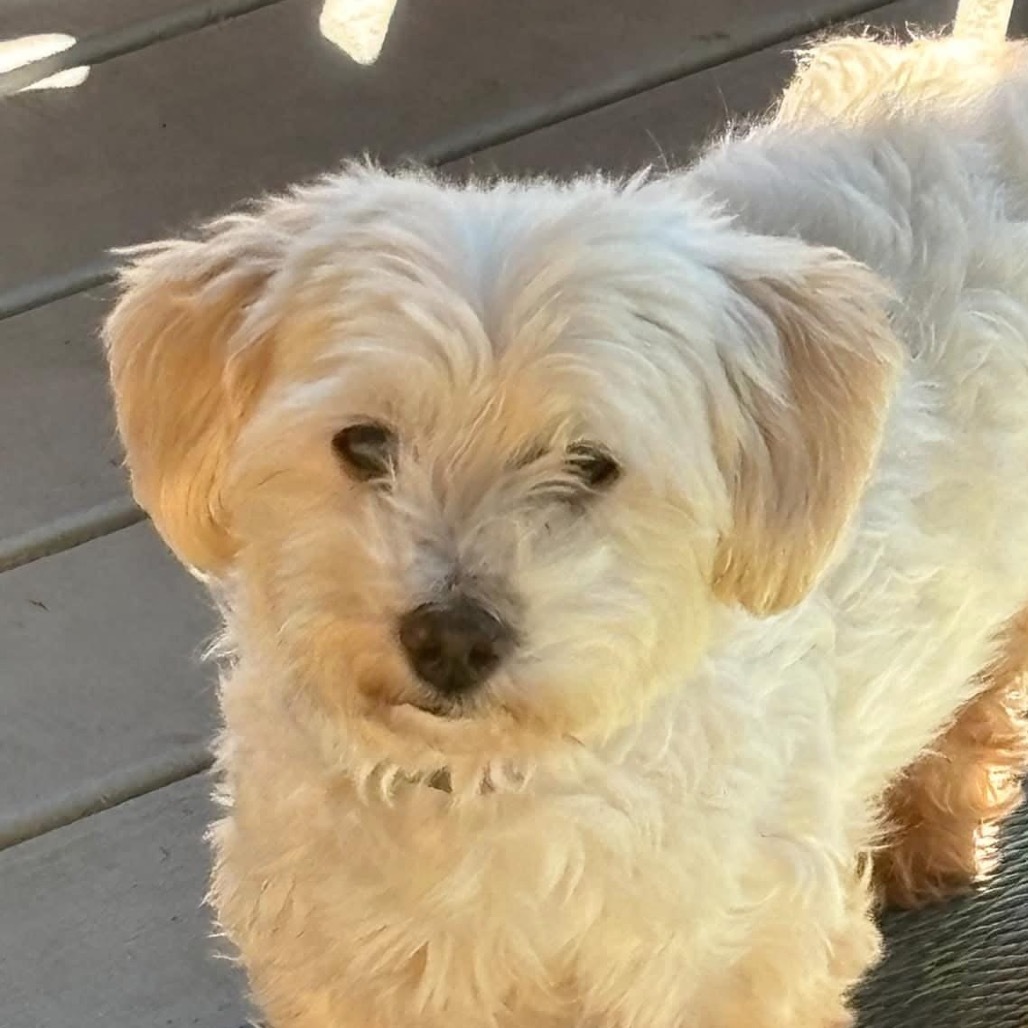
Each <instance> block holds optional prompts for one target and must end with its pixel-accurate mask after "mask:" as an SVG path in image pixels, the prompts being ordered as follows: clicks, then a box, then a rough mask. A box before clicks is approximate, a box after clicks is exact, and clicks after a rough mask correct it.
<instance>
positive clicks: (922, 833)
mask: <svg viewBox="0 0 1028 1028" xmlns="http://www.w3.org/2000/svg"><path fill="white" fill-rule="evenodd" d="M1026 669H1028V608H1025V609H1024V610H1022V611H1021V612H1020V613H1019V614H1018V615H1017V617H1015V618H1013V619H1012V620H1011V621H1010V622H1009V623H1008V624H1007V626H1006V628H1005V630H1004V631H1003V633H1002V636H1001V638H1000V646H999V648H998V650H997V653H996V656H995V658H994V659H993V661H992V662H991V663H990V664H989V665H988V666H987V667H986V668H985V669H983V671H982V672H981V673H980V675H979V680H980V682H981V688H980V690H979V692H978V694H977V695H976V696H975V698H974V699H973V700H972V701H971V702H970V703H968V704H967V705H966V706H965V707H964V708H963V709H962V710H961V711H960V713H959V714H958V716H957V719H956V720H955V721H954V722H953V723H952V724H951V725H950V727H949V728H948V729H947V730H946V731H945V732H944V733H943V735H942V736H941V737H940V738H939V739H938V740H937V742H936V743H935V745H934V746H933V747H932V749H931V751H930V752H928V753H926V754H925V755H924V756H922V757H920V758H919V759H918V760H917V761H916V762H915V763H914V764H913V765H912V766H911V767H910V768H909V769H908V770H907V772H906V773H905V774H904V775H903V776H902V778H901V779H899V780H898V781H897V782H896V783H895V785H893V787H892V788H891V790H890V792H889V793H888V795H887V797H886V802H885V816H886V819H887V830H888V835H887V838H886V844H885V847H884V848H883V849H882V850H881V851H880V852H879V853H877V854H876V856H875V879H876V883H877V886H878V892H879V895H880V896H881V898H882V899H883V900H884V902H885V903H886V904H887V905H891V906H900V907H915V906H920V905H922V904H925V903H929V902H932V901H934V900H938V899H942V898H944V897H946V896H949V895H952V894H954V893H958V892H961V891H963V890H965V889H967V888H968V887H969V886H970V885H971V884H972V883H973V882H974V881H975V879H976V878H978V877H980V876H981V875H982V874H984V873H986V872H987V871H988V870H989V867H990V864H991V862H992V860H993V859H994V856H995V855H994V853H993V846H992V843H993V841H994V836H995V831H996V827H997V825H998V823H999V822H1000V821H1001V820H1002V819H1003V818H1004V817H1005V816H1006V815H1007V814H1009V813H1010V812H1011V811H1012V810H1013V809H1014V808H1015V807H1016V806H1017V805H1018V804H1019V803H1020V801H1021V798H1022V785H1021V774H1022V772H1023V770H1024V768H1025V766H1026V765H1028V723H1026V716H1025V715H1026V702H1025V696H1026V694H1025V673H1026Z"/></svg>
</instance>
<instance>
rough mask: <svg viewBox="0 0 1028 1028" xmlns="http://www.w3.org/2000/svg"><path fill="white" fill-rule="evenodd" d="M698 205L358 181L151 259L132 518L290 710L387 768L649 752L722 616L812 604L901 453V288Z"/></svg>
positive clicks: (141, 331)
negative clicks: (888, 287)
mask: <svg viewBox="0 0 1028 1028" xmlns="http://www.w3.org/2000/svg"><path fill="white" fill-rule="evenodd" d="M687 194H688V188H687V185H683V184H682V183H680V182H679V183H675V182H674V181H669V182H666V183H661V182H654V183H642V182H640V183H634V184H632V185H630V186H628V187H615V186H613V185H611V184H608V183H603V182H598V181H597V182H586V183H579V184H576V185H574V186H569V187H558V186H554V185H546V184H537V185H531V186H527V187H516V186H512V185H504V184H501V185H497V186H493V187H489V188H464V189H458V188H446V187H443V186H441V185H439V184H436V183H433V182H431V181H429V180H427V179H424V178H419V177H401V178H395V177H388V176H385V175H383V174H380V173H377V172H370V171H353V172H350V173H348V174H346V175H344V176H342V177H340V178H337V179H335V180H332V181H329V182H326V183H322V184H320V185H318V186H315V187H311V188H309V189H305V190H301V191H298V192H296V193H294V194H292V195H290V196H289V197H286V198H282V199H278V200H275V201H272V202H270V203H268V204H266V205H265V206H264V207H263V208H261V209H260V210H258V211H257V212H255V213H253V214H248V215H240V216H235V217H231V218H228V219H225V220H222V221H219V222H216V223H215V224H213V225H212V226H210V227H209V228H208V229H207V230H206V232H205V233H204V234H203V235H202V236H201V237H200V238H199V239H198V240H196V241H175V242H170V243H166V244H160V245H158V246H155V247H152V248H150V249H149V251H148V252H146V253H144V254H142V255H141V256H139V257H137V259H136V262H135V263H134V265H133V266H132V267H131V268H130V269H129V270H128V271H127V272H126V273H125V277H124V293H123V295H122V298H121V300H120V302H119V304H118V306H117V308H116V309H115V311H114V313H113V314H112V316H111V318H110V321H109V323H108V325H107V329H106V343H107V349H108V356H109V361H110V367H111V374H112V381H113V385H114V393H115V399H116V403H117V412H118V423H119V427H120V431H121V434H122V437H123V439H124V443H125V447H126V450H127V454H128V464H129V467H130V469H131V474H132V484H133V489H134V492H135V495H136V498H137V499H138V501H139V503H140V504H141V505H142V506H143V507H144V508H145V509H146V510H147V511H148V512H149V513H150V515H151V516H152V518H153V521H154V523H155V524H156V526H157V528H158V530H159V531H160V532H161V533H162V535H163V536H164V538H165V539H166V540H167V542H168V544H169V545H170V546H171V548H172V549H173V550H174V551H175V552H176V554H177V555H178V556H179V557H180V558H181V559H182V561H183V562H185V563H186V564H187V565H190V566H192V567H193V568H195V569H198V570H199V571H200V572H202V573H203V574H204V575H206V576H208V577H210V578H213V579H216V580H218V581H219V583H220V585H221V587H222V588H223V589H224V590H225V591H226V592H227V595H228V596H229V601H228V602H229V606H230V608H231V614H230V618H231V619H232V620H234V621H237V622H238V624H236V625H235V626H234V627H235V630H236V632H237V634H238V635H239V637H240V640H241V641H240V645H241V646H242V647H243V649H244V650H245V649H246V648H247V647H249V648H251V649H252V650H255V651H260V652H261V653H262V654H263V658H262V659H264V660H265V661H267V662H269V663H268V667H269V668H270V667H272V666H273V667H274V668H275V669H276V671H275V672H274V673H273V674H269V675H268V676H267V678H268V681H266V683H265V685H266V687H268V688H271V687H272V686H273V683H275V687H282V688H289V689H295V690H297V691H299V692H302V693H304V694H305V695H307V696H309V697H312V698H313V701H314V703H315V705H316V706H317V708H318V710H319V712H320V715H319V716H321V717H322V718H324V719H326V720H327V722H328V723H330V724H331V725H333V726H334V730H338V732H339V734H340V737H341V738H343V737H345V738H348V739H350V740H352V739H359V740H360V746H361V747H363V750H365V751H368V752H369V753H370V754H371V756H372V757H374V756H375V751H376V747H380V748H381V755H382V757H383V759H386V758H388V759H392V760H396V761H397V762H398V763H399V764H401V765H403V764H404V763H410V764H413V765H419V766H420V765H422V764H424V763H426V762H429V763H430V762H431V761H432V760H435V761H436V763H438V761H439V759H440V754H442V755H443V757H444V758H448V756H452V755H453V753H455V752H456V751H457V750H460V749H461V748H462V747H464V748H465V749H469V750H471V751H479V750H480V751H482V752H479V753H478V756H479V757H484V758H488V757H490V756H491V751H493V750H494V749H495V748H497V747H498V748H499V749H501V750H502V749H504V747H508V748H510V749H512V750H516V749H517V747H518V746H520V745H522V744H527V741H528V740H532V741H533V742H532V745H535V743H536V742H538V741H539V740H549V741H551V742H555V741H556V740H566V739H576V740H584V739H587V738H592V737H596V736H602V735H605V734H608V733H610V732H612V731H613V730H615V729H617V728H619V727H620V726H623V725H625V724H628V723H630V722H632V721H634V720H636V719H637V718H639V717H640V716H641V713H642V712H643V711H644V710H645V709H646V707H647V704H649V703H650V702H651V701H652V699H653V697H654V696H655V695H656V694H657V693H659V692H660V691H661V690H662V689H666V688H668V687H669V686H670V685H672V684H674V683H676V682H678V683H680V682H681V681H682V680H683V678H684V677H685V676H686V675H687V673H688V670H689V668H690V667H691V666H693V665H694V663H695V662H696V661H697V659H698V658H699V657H700V656H701V655H702V653H703V652H704V649H705V647H706V646H707V645H708V644H709V640H710V636H711V632H712V628H713V626H716V624H717V622H718V617H719V613H718V612H719V611H722V610H724V609H725V608H726V607H740V606H741V607H743V608H746V609H748V610H749V611H751V612H752V613H753V614H754V615H759V616H764V615H769V614H773V613H775V612H778V611H781V610H783V609H785V608H787V607H790V606H792V605H794V604H796V603H798V602H799V601H801V600H802V599H803V597H804V596H805V595H806V594H807V593H808V591H809V590H810V588H811V586H812V583H813V582H814V581H815V580H816V578H817V577H818V575H819V574H820V572H821V571H822V570H823V568H824V567H825V565H826V562H827V561H828V560H829V558H830V555H831V553H832V551H833V548H834V547H835V544H836V543H837V541H838V540H839V538H840V536H841V535H842V533H843V532H844V530H845V528H846V526H847V523H848V521H849V518H850V516H851V514H852V512H853V510H854V507H855V504H856V503H857V500H858V498H859V495H860V492H861V489H862V487H863V483H864V482H865V480H866V477H867V475H868V472H869V469H870V466H871V463H872V461H873V459H874V455H875V453H876V449H877V445H878V441H879V436H880V431H881V425H882V421H883V417H884V412H885V410H886V407H887V401H888V397H889V392H890V388H891V384H892V380H893V378H894V371H895V368H896V366H897V363H898V359H899V357H898V347H897V344H896V342H895V340H894V338H893V337H892V335H891V333H890V331H889V328H888V325H887V320H886V317H885V314H884V312H883V290H882V288H881V286H880V283H878V282H877V281H876V280H875V278H874V277H873V276H872V275H871V274H870V273H869V272H868V271H867V270H866V269H863V268H861V267H860V266H858V265H855V264H853V263H852V262H849V261H847V260H846V259H844V258H843V257H842V256H840V255H839V254H836V253H834V252H830V251H826V250H822V249H815V248H812V247H808V246H806V245H804V244H801V243H799V242H794V241H790V240H783V239H770V238H762V237H757V236H753V235H747V234H744V233H742V232H741V231H739V230H738V229H737V228H735V227H733V226H732V224H731V223H730V222H729V221H728V220H726V219H724V218H722V217H719V216H717V215H715V214H712V213H710V212H708V211H707V210H705V209H704V206H703V204H702V203H700V202H697V201H695V200H692V199H689V198H688V195H687ZM283 683H285V684H283ZM326 715H327V718H326Z"/></svg>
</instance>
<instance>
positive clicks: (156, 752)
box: [0, 523, 214, 1024]
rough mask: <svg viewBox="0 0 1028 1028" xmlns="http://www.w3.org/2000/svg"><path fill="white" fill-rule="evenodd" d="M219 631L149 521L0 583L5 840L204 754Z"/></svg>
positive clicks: (0, 817) (182, 769)
mask: <svg viewBox="0 0 1028 1028" xmlns="http://www.w3.org/2000/svg"><path fill="white" fill-rule="evenodd" d="M213 625H214V621H213V618H212V617H211V616H210V614H209V612H208V604H207V601H206V599H205V598H204V597H203V595H202V594H201V591H200V589H199V587H198V586H197V585H196V583H194V582H193V581H192V580H191V579H190V578H189V577H188V576H187V575H186V574H185V573H184V572H182V571H180V570H179V568H178V567H176V566H175V565H174V563H173V560H172V558H171V557H170V556H169V555H168V554H167V552H166V551H165V549H164V547H163V545H162V544H161V543H160V542H159V541H158V540H157V539H156V537H155V535H154V534H153V531H152V529H151V527H150V525H149V524H148V523H147V524H142V525H137V526H136V527H134V528H129V529H126V530H124V531H121V532H116V533H115V534H113V535H110V536H107V537H105V538H102V539H96V540H94V541H93V542H90V543H87V544H85V545H84V546H80V547H77V548H75V549H72V550H68V551H67V552H65V553H61V554H58V555H56V556H54V557H48V558H46V559H44V560H40V561H36V562H35V563H33V564H28V565H26V566H25V567H21V568H17V569H15V570H13V571H8V572H6V573H5V574H3V575H0V654H3V660H2V663H0V696H2V698H3V699H2V705H3V716H2V718H0V783H3V785H2V788H0V846H2V845H4V844H5V843H9V842H10V841H12V840H17V839H20V838H24V837H25V836H27V835H32V834H35V833H36V832H38V831H40V830H43V829H45V828H47V827H49V826H50V825H52V824H54V823H55V822H61V821H66V820H69V819H71V818H72V817H75V816H80V815H81V814H83V813H86V812H88V811H89V810H90V809H92V808H94V807H95V806H97V805H102V804H103V803H104V802H105V800H106V799H109V798H112V797H113V798H117V797H118V796H122V795H127V794H129V795H130V794H132V793H133V792H136V791H139V790H140V789H143V788H146V787H148V786H149V787H153V786H154V785H156V784H159V783H160V782H162V781H167V780H168V779H169V778H173V777H176V776H181V775H182V774H184V773H188V771H190V770H192V769H194V768H195V767H196V766H197V764H198V763H199V762H201V761H202V760H203V759H204V755H205V751H206V744H207V741H208V738H209V736H210V734H211V732H212V731H213V725H214V715H213V710H214V697H213V689H212V686H211V677H212V675H211V672H210V670H209V669H203V670H201V669H200V666H199V664H200V662H199V653H200V650H201V648H202V645H203V644H204V642H205V640H206V639H207V638H208V637H209V636H210V634H211V632H212V629H213ZM3 1023H4V1022H3V1020H2V1019H0V1024H3Z"/></svg>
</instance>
